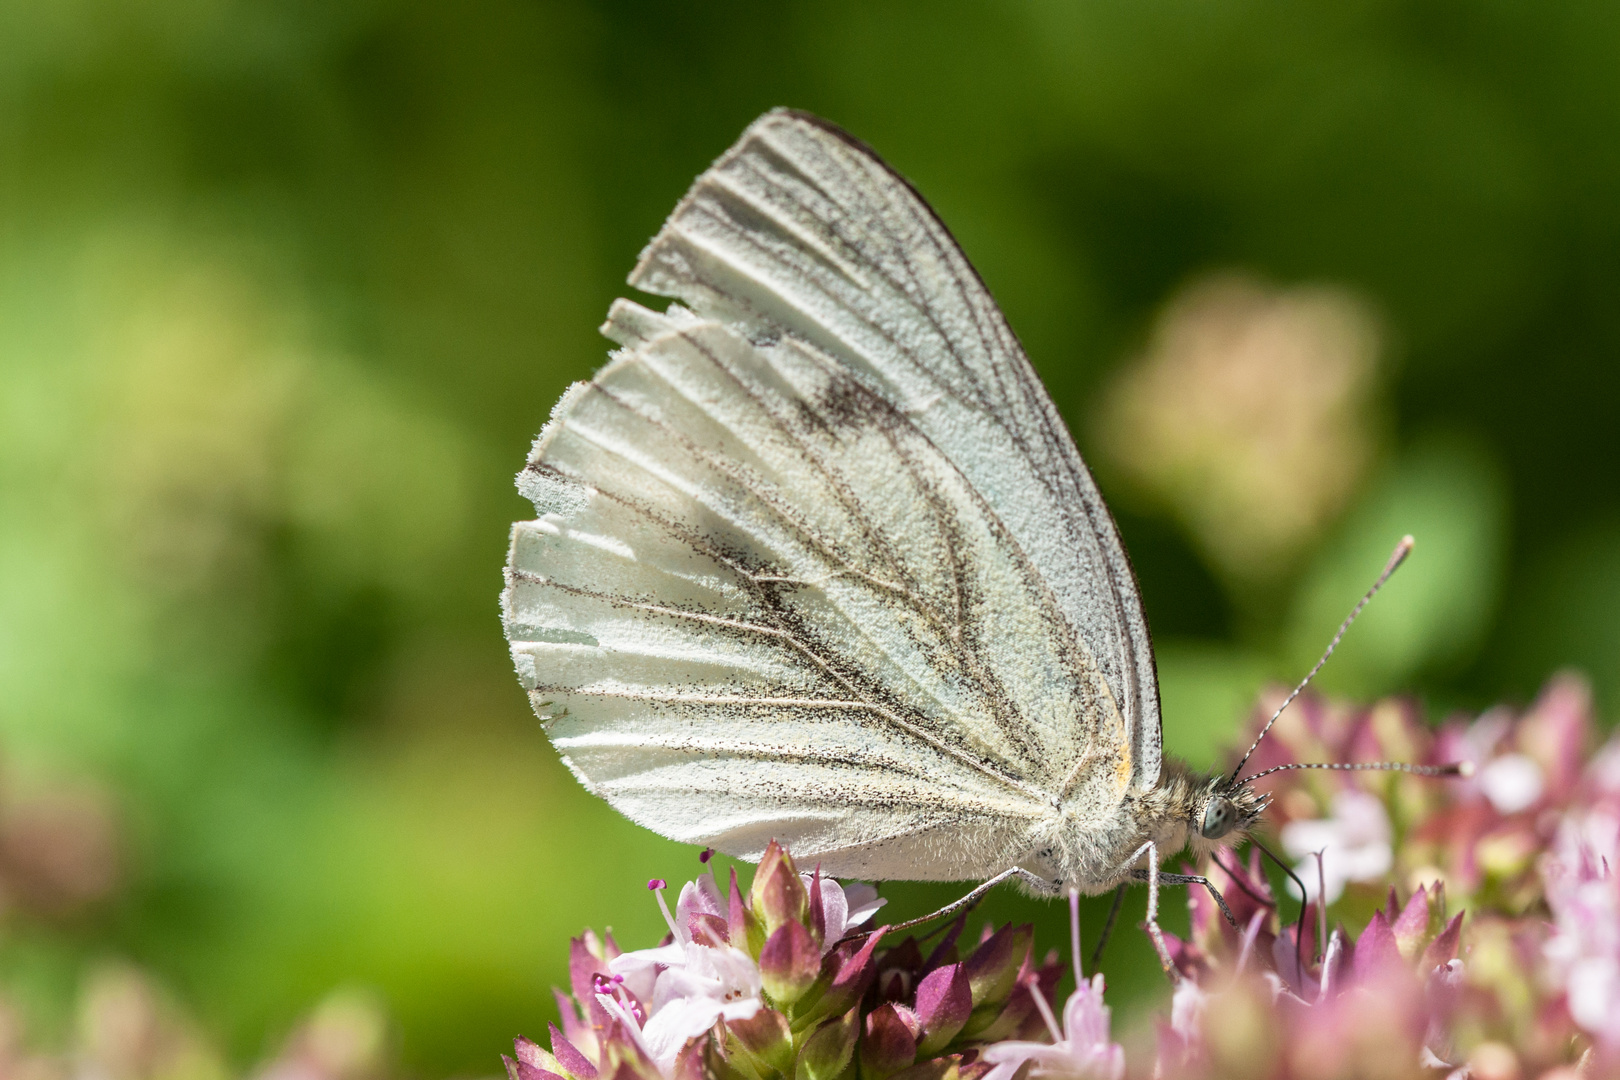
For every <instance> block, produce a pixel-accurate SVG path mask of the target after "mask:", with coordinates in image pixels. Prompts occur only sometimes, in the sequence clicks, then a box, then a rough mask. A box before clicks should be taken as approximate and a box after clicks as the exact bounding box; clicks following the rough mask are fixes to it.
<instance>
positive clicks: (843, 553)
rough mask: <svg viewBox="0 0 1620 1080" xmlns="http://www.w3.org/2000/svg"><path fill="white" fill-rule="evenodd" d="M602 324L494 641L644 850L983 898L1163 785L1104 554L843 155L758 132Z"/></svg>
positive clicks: (1079, 467) (1035, 426) (536, 484)
mask: <svg viewBox="0 0 1620 1080" xmlns="http://www.w3.org/2000/svg"><path fill="white" fill-rule="evenodd" d="M631 283H632V284H634V285H636V286H638V287H640V288H642V289H645V290H647V291H650V292H655V293H661V294H665V295H669V296H673V297H676V298H678V299H680V300H682V301H684V302H685V304H687V305H689V307H686V308H683V307H672V308H671V309H670V310H669V311H668V312H667V313H665V314H662V315H660V314H657V313H654V312H652V311H649V310H647V309H645V308H642V307H639V306H637V305H634V304H631V303H628V302H626V301H619V302H618V303H616V304H615V305H614V308H613V311H612V313H611V315H610V318H609V321H608V324H607V326H606V327H604V331H605V332H606V333H607V334H608V336H610V337H612V338H614V339H615V340H616V341H618V342H619V343H620V344H622V345H623V346H624V348H623V349H622V350H621V351H619V352H618V353H616V354H615V356H614V359H613V362H612V363H610V364H609V365H608V366H607V367H606V368H604V369H603V370H602V371H601V372H599V373H598V374H597V375H596V377H595V378H594V379H593V380H592V381H591V382H589V383H582V384H578V385H576V386H575V387H574V388H573V389H571V390H570V391H569V393H568V394H567V395H566V396H565V397H564V398H563V400H562V401H561V402H560V403H559V404H558V406H557V408H556V410H555V411H554V413H553V416H552V419H551V422H550V423H548V424H547V426H546V428H545V430H544V431H542V433H541V435H540V438H539V439H538V440H537V441H536V443H535V448H534V452H533V454H532V455H531V458H530V462H529V465H528V467H527V468H526V469H525V471H524V472H523V473H522V474H520V477H519V486H520V488H521V489H522V490H523V491H524V493H525V494H526V495H528V496H529V497H530V498H531V499H533V501H534V502H535V505H536V508H537V510H538V512H539V514H540V517H539V519H538V520H537V521H532V522H524V523H520V524H519V525H518V526H516V528H515V529H514V533H513V543H512V553H511V561H510V566H509V568H508V588H507V590H506V593H505V594H504V597H503V603H504V612H505V619H506V630H507V635H508V637H509V638H510V640H511V642H512V649H513V654H514V657H515V659H516V661H517V666H518V671H519V674H520V676H521V677H522V679H523V681H524V683H525V685H526V686H527V687H529V689H530V691H531V694H532V696H533V699H534V701H535V704H536V709H537V711H538V712H539V713H540V714H541V716H542V717H543V718H547V730H548V732H549V733H550V735H551V738H552V740H553V742H554V743H555V744H556V745H557V747H558V749H559V750H560V751H561V753H562V754H563V756H564V758H565V760H567V762H568V764H569V766H570V767H571V768H572V769H573V770H574V772H575V773H576V774H577V775H578V776H579V777H580V779H581V780H582V781H583V782H584V783H585V784H586V785H587V786H588V787H589V788H590V789H591V790H593V791H595V792H597V793H598V794H600V795H602V796H603V797H605V798H606V799H608V801H609V802H611V803H612V804H613V805H615V806H616V807H618V808H619V809H620V810H622V811H623V812H624V813H626V814H627V815H628V816H630V817H631V818H633V819H634V820H636V821H638V822H641V823H642V824H645V825H647V826H649V827H651V828H653V829H655V830H657V831H658V832H660V833H663V834H664V835H666V836H671V837H674V838H676V839H679V840H685V841H690V842H694V843H706V844H712V845H713V846H715V847H717V848H719V849H720V850H722V851H726V852H728V853H732V854H737V855H742V856H751V855H757V854H758V852H759V851H760V850H761V849H762V848H763V846H764V845H765V843H766V842H767V841H769V840H770V839H772V838H776V839H780V840H782V841H784V842H786V843H788V844H789V845H790V846H791V847H792V849H793V851H794V852H795V854H796V855H798V856H800V857H801V858H805V859H813V860H816V861H819V862H821V864H822V865H823V867H824V868H825V869H826V870H827V871H828V872H831V873H838V874H846V875H861V876H868V877H877V878H913V879H957V878H968V877H976V876H982V875H985V874H988V873H993V872H995V871H997V870H1000V869H1003V868H1005V867H1006V866H1008V865H1010V863H1011V862H1012V861H1015V860H1016V859H1018V858H1020V857H1022V856H1023V855H1024V854H1025V851H1026V849H1027V844H1028V837H1029V836H1030V833H1031V827H1032V825H1033V823H1035V822H1037V821H1041V820H1049V819H1050V817H1051V815H1052V814H1053V811H1054V807H1055V806H1056V805H1057V804H1058V803H1059V801H1061V800H1064V799H1068V800H1071V801H1072V802H1074V803H1077V804H1079V805H1083V806H1093V807H1095V809H1096V810H1097V811H1098V812H1099V813H1102V812H1105V811H1106V810H1108V809H1110V808H1112V807H1113V806H1115V805H1117V803H1118V801H1119V800H1120V798H1121V797H1123V794H1124V792H1125V790H1126V788H1127V787H1128V786H1131V785H1134V786H1136V787H1138V788H1145V787H1149V786H1152V784H1153V782H1154V781H1155V780H1156V779H1157V774H1158V764H1159V722H1158V703H1157V691H1156V686H1155V683H1154V680H1153V671H1152V653H1151V648H1150V646H1149V643H1148V639H1147V633H1146V628H1145V625H1144V623H1143V620H1142V615H1141V610H1140V604H1139V602H1138V600H1137V597H1136V592H1135V584H1134V581H1133V580H1132V578H1131V575H1130V571H1129V568H1128V566H1127V564H1126V562H1125V557H1124V554H1123V552H1122V551H1121V549H1120V547H1119V543H1118V540H1117V537H1116V535H1115V532H1114V528H1113V524H1112V522H1111V520H1110V519H1109V517H1108V514H1107V512H1106V510H1105V509H1104V508H1103V505H1102V502H1101V500H1100V498H1099V496H1098V495H1097V492H1096V490H1095V487H1094V486H1093V484H1092V482H1091V479H1090V477H1089V476H1088V475H1087V473H1086V470H1085V467H1084V465H1083V464H1082V463H1081V460H1080V457H1079V455H1078V453H1076V451H1075V449H1074V446H1073V443H1072V441H1071V440H1070V439H1069V436H1068V433H1067V431H1066V430H1065V429H1064V428H1063V426H1062V423H1061V421H1060V420H1059V419H1058V417H1057V413H1056V411H1055V409H1054V408H1053V407H1052V405H1051V402H1050V401H1049V399H1048V398H1047V396H1046V394H1045V392H1044V390H1043V389H1042V388H1041V386H1040V384H1039V382H1038V381H1037V379H1036V377H1035V375H1034V373H1033V371H1032V370H1031V368H1030V366H1029V363H1028V361H1027V360H1026V359H1025V358H1024V356H1023V353H1022V351H1021V350H1020V349H1019V347H1018V345H1017V342H1016V341H1015V340H1014V338H1013V337H1012V334H1011V332H1010V331H1009V330H1008V329H1007V327H1006V325H1005V323H1004V321H1003V320H1002V318H1001V315H1000V313H999V312H998V311H997V310H996V308H995V306H994V304H993V302H992V301H991V299H990V297H989V295H988V294H987V293H986V292H985V290H984V288H983V286H982V285H981V284H980V283H979V280H978V278H977V277H976V276H975V275H974V273H973V271H972V269H971V267H970V266H969V265H968V263H967V261H966V260H965V258H964V257H963V256H962V255H961V253H960V252H959V251H958V249H957V248H956V246H955V244H954V242H953V241H952V240H951V238H950V236H949V235H948V234H947V233H946V231H945V230H944V228H943V227H942V226H941V225H940V224H939V223H938V222H937V220H936V219H935V218H934V217H933V215H932V214H931V213H930V211H929V210H928V208H927V207H926V205H925V204H924V203H923V202H922V201H921V199H920V198H918V197H917V195H916V194H915V193H914V192H912V191H911V189H910V188H909V187H907V186H906V185H905V184H904V182H903V181H901V180H900V179H899V178H897V177H896V176H895V175H894V174H893V173H892V172H890V171H889V170H888V169H887V168H886V167H885V166H884V165H883V164H882V163H881V162H880V161H878V160H877V159H876V158H875V157H874V156H873V155H872V154H871V153H870V152H869V151H867V150H865V149H864V148H862V147H860V146H859V145H857V144H855V143H853V142H852V141H851V140H849V139H848V137H847V136H844V135H842V134H841V133H839V132H837V131H835V130H833V129H831V128H829V127H827V126H826V125H824V124H822V123H821V122H819V121H816V120H814V119H812V118H807V117H803V116H800V115H797V114H792V113H784V112H778V113H772V114H770V115H768V116H766V117H764V118H762V119H761V120H760V121H758V122H756V123H755V124H754V125H753V126H752V127H750V128H749V130H748V131H747V132H746V133H744V135H743V137H742V139H741V140H740V141H739V142H738V144H737V145H736V146H735V147H733V148H732V150H731V151H729V152H728V153H727V154H726V155H725V157H723V158H721V160H720V161H719V162H718V163H716V165H715V166H714V167H713V168H712V169H711V170H710V171H709V172H707V173H705V174H704V175H703V176H702V177H700V178H699V179H698V180H697V182H696V183H695V185H694V186H693V189H692V191H691V192H690V193H689V194H688V195H687V197H686V199H685V200H684V201H683V202H682V203H681V205H680V206H679V207H678V208H677V209H676V211H675V213H674V214H673V215H672V216H671V218H670V220H669V222H668V223H666V225H665V227H664V229H663V230H662V231H661V232H660V233H659V235H658V237H656V238H655V239H654V241H653V242H652V244H651V245H650V246H649V247H648V249H647V251H646V252H645V253H644V254H643V257H642V260H641V264H640V265H639V266H638V267H637V269H636V272H635V274H634V275H633V276H632V278H631Z"/></svg>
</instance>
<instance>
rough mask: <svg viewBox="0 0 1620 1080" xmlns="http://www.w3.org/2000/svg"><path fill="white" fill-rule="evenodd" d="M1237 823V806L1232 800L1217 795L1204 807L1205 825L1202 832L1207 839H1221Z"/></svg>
mask: <svg viewBox="0 0 1620 1080" xmlns="http://www.w3.org/2000/svg"><path fill="white" fill-rule="evenodd" d="M1236 823H1237V807H1235V806H1233V805H1232V800H1231V799H1228V798H1224V797H1222V796H1219V795H1217V796H1216V797H1215V798H1213V799H1211V800H1209V802H1208V804H1206V805H1205V807H1204V826H1203V828H1202V830H1200V831H1201V832H1203V834H1204V839H1206V840H1219V839H1220V838H1221V837H1223V836H1225V835H1226V834H1227V833H1229V832H1231V831H1232V826H1233V825H1235V824H1236Z"/></svg>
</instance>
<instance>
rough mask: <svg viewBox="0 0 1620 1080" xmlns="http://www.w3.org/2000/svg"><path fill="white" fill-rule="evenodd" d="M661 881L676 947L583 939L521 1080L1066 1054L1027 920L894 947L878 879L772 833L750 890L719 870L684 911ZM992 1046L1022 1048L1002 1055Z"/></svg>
mask: <svg viewBox="0 0 1620 1080" xmlns="http://www.w3.org/2000/svg"><path fill="white" fill-rule="evenodd" d="M649 887H651V888H653V889H654V891H655V892H657V893H658V903H659V904H660V906H661V907H662V908H663V910H664V915H665V919H666V921H667V922H668V924H669V936H668V937H667V938H666V940H665V942H664V943H663V944H662V945H660V946H658V947H657V948H653V949H643V950H638V951H634V952H623V951H621V950H620V949H619V947H618V945H617V944H616V943H615V942H614V941H613V938H612V936H611V935H608V936H606V937H602V938H598V937H597V936H596V935H595V934H592V933H589V932H587V933H586V934H585V935H584V936H583V937H580V938H577V939H575V940H574V942H573V945H572V951H571V953H570V957H569V961H570V963H569V971H570V981H571V983H572V990H573V994H572V996H571V997H570V996H569V995H565V994H562V993H561V992H559V993H558V1005H559V1008H560V1010H561V1012H562V1028H561V1029H560V1030H559V1029H558V1028H556V1027H553V1028H552V1029H551V1032H550V1042H551V1049H550V1050H549V1051H547V1050H545V1049H543V1048H542V1047H540V1046H539V1045H537V1044H536V1043H534V1042H531V1041H529V1040H527V1039H519V1040H518V1041H517V1046H516V1051H517V1052H516V1056H515V1058H509V1059H507V1063H506V1064H507V1073H508V1075H509V1076H510V1078H511V1080H596V1078H597V1077H612V1078H616V1080H659V1078H671V1080H699V1078H701V1077H711V1078H716V1080H768V1078H772V1077H787V1078H795V1077H796V1078H802V1080H831V1078H833V1077H841V1076H854V1075H855V1074H856V1073H859V1075H860V1076H861V1077H866V1078H870V1080H948V1078H958V1077H960V1078H965V1080H977V1078H978V1077H980V1076H983V1075H986V1074H989V1073H992V1072H995V1071H996V1070H1001V1072H1000V1073H999V1074H998V1076H1010V1075H1011V1072H1012V1070H1008V1069H1006V1068H1005V1067H1004V1063H1005V1062H1006V1061H1009V1060H1011V1058H1012V1057H1014V1056H1016V1055H1017V1053H1018V1051H1017V1049H1016V1048H1017V1047H1018V1046H1021V1045H1024V1044H1028V1045H1032V1046H1039V1048H1040V1049H1039V1052H1041V1053H1048V1054H1049V1053H1050V1052H1051V1051H1052V1050H1053V1047H1052V1046H1051V1045H1050V1044H1048V1043H1046V1042H1044V1041H1041V1042H1037V1040H1038V1039H1039V1038H1040V1036H1041V1035H1043V1034H1048V1033H1049V1028H1048V1024H1049V1023H1051V1024H1053V1025H1054V1026H1055V1020H1053V1019H1052V1018H1051V1006H1050V1004H1049V999H1050V998H1051V996H1052V994H1053V991H1054V989H1055V987H1056V984H1057V980H1058V976H1059V968H1058V962H1057V958H1056V956H1055V955H1053V956H1050V957H1048V958H1047V960H1046V961H1045V962H1044V963H1042V964H1039V965H1037V964H1036V963H1035V962H1034V960H1033V958H1032V955H1031V945H1032V942H1033V936H1034V935H1033V930H1032V929H1031V928H1030V927H1028V926H1019V927H1015V926H1010V925H1009V926H1004V927H1002V928H1001V929H1000V930H997V931H994V932H993V933H990V932H987V933H986V934H985V936H984V937H983V939H982V940H981V941H979V942H978V944H977V945H976V946H975V947H974V948H972V949H971V950H965V951H966V955H965V956H964V955H962V952H963V951H964V950H962V949H960V948H959V947H958V939H959V937H960V935H961V932H962V929H963V927H964V925H965V920H959V921H957V922H956V923H954V924H952V925H951V926H950V927H949V928H948V929H947V931H946V933H945V934H944V936H943V938H942V939H941V940H939V941H938V942H937V943H935V944H933V945H931V946H929V947H928V949H927V952H926V953H925V952H924V946H923V944H922V943H921V942H919V940H918V939H917V938H914V937H907V938H905V939H904V940H903V941H901V942H899V943H898V944H890V943H888V942H887V941H886V933H885V929H886V928H878V929H876V930H863V929H861V928H862V927H864V926H865V925H866V924H867V923H868V922H869V921H870V920H871V917H872V915H873V914H874V913H875V912H876V911H877V909H878V908H879V907H880V906H881V905H882V903H883V901H881V900H879V899H877V894H876V891H875V890H873V889H872V888H871V887H870V886H865V885H850V886H848V887H845V886H841V885H839V884H838V883H837V882H835V881H832V880H830V879H827V878H823V877H821V875H820V874H819V872H813V873H810V874H801V873H800V872H799V871H798V869H797V868H796V867H795V866H794V864H793V860H792V858H791V857H790V856H789V855H788V853H787V852H786V851H785V850H783V849H782V848H781V847H779V846H777V845H775V844H772V845H771V846H770V848H769V849H768V850H767V851H766V853H765V856H764V858H762V859H761V861H760V865H759V869H758V871H757V872H756V874H755V875H754V881H753V886H752V888H751V889H750V890H749V892H748V894H747V895H746V896H745V895H744V894H743V893H742V891H741V890H740V889H739V887H738V884H737V877H736V873H735V872H733V873H732V875H731V880H730V883H729V887H728V888H727V890H726V891H725V892H724V893H722V891H721V889H720V888H719V886H718V883H717V882H716V881H715V879H714V876H713V874H711V873H704V874H703V875H701V876H700V877H699V878H698V879H697V880H696V881H693V882H689V883H688V884H687V885H686V886H685V887H684V888H683V889H682V890H681V893H680V896H679V898H678V900H677V901H676V904H675V910H674V911H673V912H671V911H670V910H669V909H668V907H667V905H666V904H665V902H664V899H663V895H662V893H663V889H664V887H665V884H664V882H663V881H662V880H654V881H652V882H650V883H649ZM1101 989H1102V988H1101V986H1100V984H1099V985H1098V986H1097V988H1096V993H1097V996H1098V998H1099V1001H1098V1005H1099V1006H1100V995H1101ZM1094 1016H1095V1009H1093V1010H1092V1011H1091V1012H1090V1013H1086V1014H1084V1015H1076V1016H1071V1017H1068V1018H1067V1019H1068V1020H1069V1022H1070V1023H1071V1024H1080V1025H1083V1024H1085V1023H1087V1022H1088V1021H1090V1020H1092V1019H1094ZM1103 1018H1104V1019H1103V1033H1104V1035H1105V1036H1106V1028H1107V1021H1106V1013H1104V1014H1103ZM992 1044H1000V1045H1001V1046H1003V1047H1012V1048H1013V1049H1011V1050H1004V1051H1003V1053H1002V1056H1001V1057H988V1056H986V1055H985V1054H984V1053H983V1051H984V1048H985V1047H987V1046H990V1045H992ZM1019 1060H1022V1059H1019ZM1026 1075H1027V1074H1026ZM1099 1075H1102V1074H1099ZM1110 1075H1114V1076H1117V1072H1116V1073H1112V1074H1110Z"/></svg>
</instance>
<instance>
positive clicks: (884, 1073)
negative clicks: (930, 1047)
mask: <svg viewBox="0 0 1620 1080" xmlns="http://www.w3.org/2000/svg"><path fill="white" fill-rule="evenodd" d="M916 1060H917V1040H916V1038H914V1037H913V1036H912V1034H911V1028H910V1027H909V1026H907V1024H906V1022H905V1019H904V1018H903V1017H901V1015H900V1013H899V1011H898V1010H897V1009H896V1008H895V1007H894V1006H893V1005H880V1006H878V1007H877V1009H875V1010H874V1011H873V1012H872V1013H871V1014H870V1015H869V1016H867V1018H866V1037H865V1038H864V1039H862V1040H861V1076H862V1077H863V1078H869V1080H885V1078H886V1077H888V1076H889V1075H890V1074H892V1073H896V1072H899V1071H900V1070H901V1069H905V1068H910V1067H911V1065H912V1063H914V1062H915V1061H916Z"/></svg>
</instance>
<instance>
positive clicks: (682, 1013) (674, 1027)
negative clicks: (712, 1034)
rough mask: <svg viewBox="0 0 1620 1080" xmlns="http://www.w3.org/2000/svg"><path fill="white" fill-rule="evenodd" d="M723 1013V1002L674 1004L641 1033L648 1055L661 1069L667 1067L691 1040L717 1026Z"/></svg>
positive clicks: (704, 1000)
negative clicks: (715, 1024)
mask: <svg viewBox="0 0 1620 1080" xmlns="http://www.w3.org/2000/svg"><path fill="white" fill-rule="evenodd" d="M722 1011H723V1010H722V1008H721V1005H720V1002H718V1001H715V1000H714V999H713V998H707V997H691V998H681V999H679V1000H677V1001H671V1002H670V1003H669V1004H668V1005H666V1006H665V1007H664V1008H663V1009H661V1010H660V1011H659V1012H658V1013H657V1014H656V1015H655V1016H654V1017H653V1018H652V1019H651V1020H648V1021H647V1026H646V1027H644V1028H642V1029H641V1037H642V1040H643V1041H644V1042H645V1043H646V1044H647V1052H648V1053H649V1054H651V1055H652V1059H653V1060H654V1061H656V1062H657V1063H658V1064H659V1065H661V1066H665V1067H667V1066H668V1065H669V1064H670V1063H671V1062H673V1061H674V1060H675V1055H676V1054H679V1053H680V1052H681V1047H683V1046H685V1045H686V1044H687V1042H688V1041H689V1040H691V1039H695V1038H697V1037H698V1036H699V1035H701V1034H703V1033H704V1032H705V1031H708V1030H709V1029H710V1028H711V1027H713V1026H714V1022H715V1021H716V1020H718V1019H720V1013H721V1012H722Z"/></svg>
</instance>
